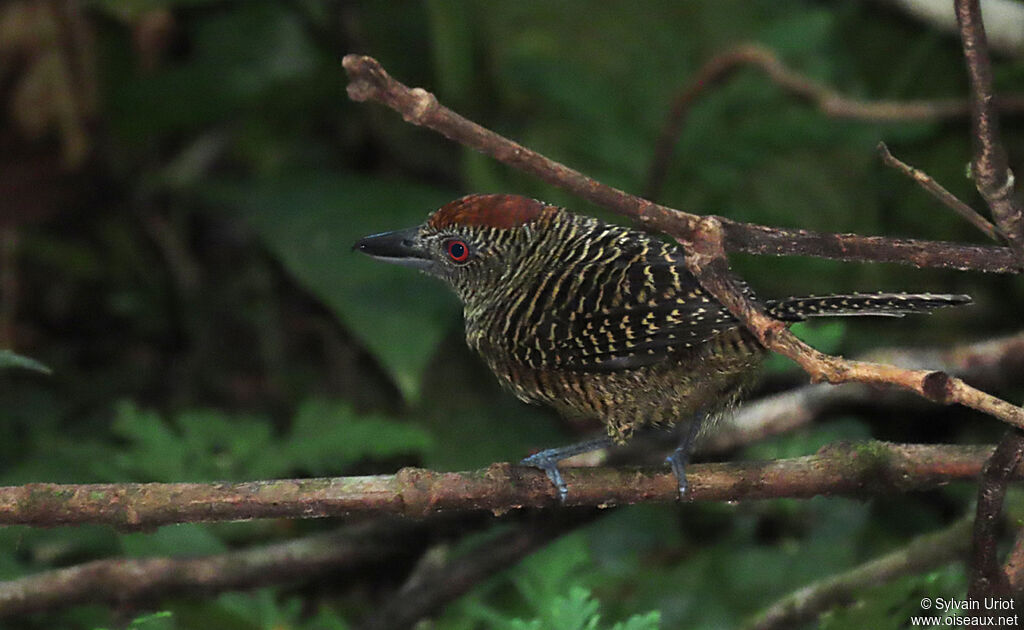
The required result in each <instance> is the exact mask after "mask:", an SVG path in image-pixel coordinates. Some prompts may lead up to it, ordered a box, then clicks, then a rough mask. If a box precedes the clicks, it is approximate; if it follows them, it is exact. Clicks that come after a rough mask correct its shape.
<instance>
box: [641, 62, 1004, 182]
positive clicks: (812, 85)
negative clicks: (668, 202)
mask: <svg viewBox="0 0 1024 630" xmlns="http://www.w3.org/2000/svg"><path fill="white" fill-rule="evenodd" d="M748 66H752V67H754V68H757V69H759V70H761V71H763V72H764V73H765V75H766V76H767V77H768V79H769V80H770V81H771V82H772V83H774V84H775V85H776V86H778V87H779V88H781V89H783V90H785V91H787V92H789V93H790V94H792V95H794V96H796V97H797V98H802V99H804V100H806V101H808V102H809V103H811V104H812V105H814V106H815V107H817V108H818V110H820V111H821V112H822V113H823V114H825V115H826V116H831V117H834V118H848V119H857V120H867V121H873V122H912V121H919V120H939V119H944V118H956V117H960V116H966V115H967V114H969V113H970V103H969V102H968V101H967V99H963V98H959V99H938V100H914V101H862V100H859V99H854V98H849V97H847V96H844V95H843V94H840V93H839V92H837V91H836V90H833V89H832V88H829V87H828V86H826V85H823V84H821V83H819V82H817V81H814V80H813V79H811V78H809V77H807V76H805V75H803V74H800V73H799V72H796V71H795V70H793V69H791V68H789V67H788V66H786V64H784V63H783V62H782V60H781V59H779V58H778V56H777V55H776V54H775V53H774V52H773V51H771V50H770V49H768V48H765V47H763V46H760V45H758V44H743V45H741V46H738V47H736V48H734V49H732V50H727V51H725V52H723V53H721V54H718V55H715V56H714V57H713V58H711V59H710V60H708V61H707V63H705V64H704V65H703V66H702V67H701V69H700V70H698V71H697V74H696V76H695V78H694V79H692V80H691V82H690V84H689V85H688V86H687V87H686V88H685V89H684V90H683V91H682V92H680V93H679V95H678V96H676V97H675V98H674V99H673V101H672V106H671V108H670V109H669V114H668V117H667V118H666V120H665V124H664V125H663V127H662V131H661V134H660V135H659V136H658V141H657V144H656V145H655V150H654V160H653V162H652V164H651V170H650V174H649V176H648V181H647V186H646V187H645V188H644V196H645V197H646V198H648V199H655V198H657V197H658V196H659V195H660V192H661V189H662V187H663V185H664V182H665V178H666V176H667V174H668V167H669V163H670V162H671V161H672V154H673V153H674V152H675V146H676V144H677V143H678V140H679V136H680V134H681V133H682V130H683V123H684V121H685V120H686V114H687V113H688V112H689V111H690V108H691V107H693V103H694V102H695V101H696V100H697V99H698V98H699V97H700V96H701V95H702V94H704V93H705V92H707V90H708V88H710V87H712V86H714V85H715V84H717V83H719V82H721V81H723V80H724V79H726V78H728V77H730V76H732V75H733V74H734V73H735V72H736V71H737V70H739V69H741V68H744V67H748ZM996 107H998V108H999V109H1001V110H1003V111H1015V112H1016V111H1024V97H1022V96H1014V97H1009V98H1006V99H1001V100H1000V101H999V102H998V103H996Z"/></svg>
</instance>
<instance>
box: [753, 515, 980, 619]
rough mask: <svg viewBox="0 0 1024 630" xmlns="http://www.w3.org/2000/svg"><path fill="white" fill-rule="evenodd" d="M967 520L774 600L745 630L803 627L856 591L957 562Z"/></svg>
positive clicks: (847, 601)
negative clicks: (801, 625) (802, 625)
mask: <svg viewBox="0 0 1024 630" xmlns="http://www.w3.org/2000/svg"><path fill="white" fill-rule="evenodd" d="M970 532H971V521H970V520H969V519H961V520H959V521H957V522H956V523H954V524H953V525H951V526H950V527H948V528H946V529H944V530H941V531H938V532H934V533H932V534H927V535H924V536H919V537H918V538H915V539H914V540H912V541H911V542H910V544H908V545H907V546H905V547H903V548H901V549H897V550H896V551H893V552H892V553H888V554H886V555H884V556H882V557H880V558H875V559H874V560H871V561H869V562H866V563H864V564H862V565H860V566H858V567H854V568H853V569H851V570H849V571H846V572H843V573H839V574H837V575H832V576H829V577H827V578H825V579H823V580H821V581H819V582H815V583H813V584H810V585H808V586H805V587H803V588H801V589H799V590H797V591H795V592H793V593H790V594H789V595H787V596H785V597H783V598H782V599H780V600H778V601H777V602H775V603H774V604H772V605H771V606H769V607H768V608H766V609H765V610H763V611H761V612H760V613H758V614H757V616H756V617H754V618H753V619H752V620H751V621H750V622H748V623H747V624H746V625H745V626H744V628H745V629H746V630H776V629H779V628H793V627H795V626H798V625H800V624H805V623H808V622H811V621H814V619H815V618H816V617H817V616H818V615H820V614H821V613H823V612H825V611H826V610H828V609H830V608H833V607H835V606H844V605H848V604H850V603H852V602H853V601H854V597H855V596H856V594H857V592H858V591H862V590H864V589H867V588H871V587H873V586H878V585H880V584H885V583H887V582H891V581H893V580H895V579H897V578H899V577H902V576H904V575H912V574H915V573H923V572H925V571H929V570H931V569H935V568H938V567H941V566H944V565H947V564H950V563H951V562H955V561H958V560H960V559H962V557H963V556H964V555H965V554H966V553H967V550H968V547H969V546H970V539H971V538H970Z"/></svg>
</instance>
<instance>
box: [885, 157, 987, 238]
mask: <svg viewBox="0 0 1024 630" xmlns="http://www.w3.org/2000/svg"><path fill="white" fill-rule="evenodd" d="M878 153H879V154H880V155H881V156H882V162H884V163H885V165H886V166H890V167H892V168H894V169H896V170H898V171H899V172H901V173H903V174H904V175H906V176H907V177H909V178H910V179H912V180H914V181H915V182H917V184H918V185H919V186H920V187H921V188H923V189H925V190H926V191H928V192H929V193H931V195H932V196H933V197H935V198H936V199H938V200H939V201H940V202H941V203H942V204H943V205H945V206H946V207H947V208H949V209H950V210H952V211H953V212H955V213H957V214H959V215H960V216H961V217H963V218H964V219H965V220H966V221H967V222H968V223H970V224H971V225H973V226H974V227H976V228H978V229H979V230H980V231H981V232H982V233H983V234H985V236H988V237H989V238H990V239H992V240H993V241H996V242H997V243H1001V242H1003V241H1004V240H1005V239H1006V235H1005V234H1003V233H1002V231H1001V230H1000V229H999V228H997V227H996V226H994V225H992V223H990V222H989V220H988V219H986V218H985V217H983V216H981V215H980V214H978V212H977V211H976V210H975V209H974V208H972V207H970V206H969V205H967V204H966V203H964V202H962V201H960V200H959V199H958V198H957V197H956V195H954V194H953V193H951V192H949V191H948V190H946V189H945V188H943V187H942V184H940V183H939V182H937V181H935V180H934V179H932V177H931V176H930V175H928V173H925V172H924V171H922V170H920V169H917V168H914V167H913V166H911V165H909V164H907V163H906V162H903V161H902V160H899V159H897V158H896V156H894V155H893V154H892V153H890V152H889V147H887V146H885V143H884V142H879V143H878Z"/></svg>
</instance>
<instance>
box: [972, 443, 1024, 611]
mask: <svg viewBox="0 0 1024 630" xmlns="http://www.w3.org/2000/svg"><path fill="white" fill-rule="evenodd" d="M1022 459H1024V433H1021V432H1020V431H1017V430H1013V429H1011V430H1010V431H1008V432H1007V433H1006V435H1005V436H1004V437H1003V439H1002V441H1001V442H1000V443H999V446H997V447H996V450H995V452H994V453H992V457H990V458H989V460H988V461H987V462H985V468H984V469H983V471H982V475H981V484H980V485H979V487H978V508H977V516H976V517H975V519H974V536H973V541H972V544H971V562H970V584H969V586H968V588H967V594H968V596H969V597H971V598H973V599H977V600H981V599H983V598H985V597H1005V596H1006V595H1008V594H1009V592H1010V585H1009V582H1008V580H1007V577H1006V574H1005V573H1004V572H1003V570H1002V568H1001V567H1000V566H999V560H998V556H997V549H996V545H997V544H998V542H999V524H1000V522H1001V514H1002V509H1003V499H1004V498H1005V497H1006V488H1007V486H1008V485H1009V483H1010V481H1011V480H1013V478H1014V476H1015V471H1016V470H1017V467H1018V466H1019V465H1020V463H1021V460H1022Z"/></svg>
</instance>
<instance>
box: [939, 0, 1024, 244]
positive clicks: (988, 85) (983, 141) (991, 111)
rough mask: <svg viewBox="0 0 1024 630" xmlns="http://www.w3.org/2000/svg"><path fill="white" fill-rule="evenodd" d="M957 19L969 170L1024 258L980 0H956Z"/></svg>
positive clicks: (1023, 232)
mask: <svg viewBox="0 0 1024 630" xmlns="http://www.w3.org/2000/svg"><path fill="white" fill-rule="evenodd" d="M954 7H955V8H956V19H957V23H958V24H959V25H960V39H961V41H962V42H963V47H964V60H965V61H966V62H967V77H968V79H969V81H970V84H971V127H972V128H973V134H972V136H973V140H974V162H973V164H972V172H973V173H974V180H975V183H976V185H977V188H978V192H979V193H981V196H982V197H983V198H984V199H985V202H986V203H988V207H989V208H990V209H991V210H992V218H994V219H995V222H996V225H998V226H999V227H1000V229H1002V231H1003V233H1004V234H1006V237H1007V238H1008V239H1009V241H1010V244H1011V246H1012V247H1013V248H1014V250H1016V252H1017V255H1018V256H1019V258H1020V260H1024V210H1022V206H1021V200H1020V196H1019V195H1018V193H1017V187H1016V184H1015V181H1014V176H1013V171H1011V170H1010V165H1009V162H1008V161H1007V158H1006V149H1004V148H1003V144H1002V141H1001V140H1000V138H999V114H998V113H997V111H996V106H995V102H994V101H995V95H994V94H993V91H992V62H991V60H990V59H989V54H988V41H987V38H986V37H985V23H984V21H983V20H982V16H981V4H980V0H956V1H955V3H954Z"/></svg>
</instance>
